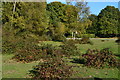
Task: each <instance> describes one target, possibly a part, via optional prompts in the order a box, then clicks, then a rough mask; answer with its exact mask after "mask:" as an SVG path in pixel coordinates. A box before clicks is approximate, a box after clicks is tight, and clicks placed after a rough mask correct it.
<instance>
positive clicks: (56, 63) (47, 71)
mask: <svg viewBox="0 0 120 80" xmlns="http://www.w3.org/2000/svg"><path fill="white" fill-rule="evenodd" d="M29 72H30V73H29V74H30V76H32V77H33V78H34V79H40V78H45V79H46V78H51V79H53V78H58V79H59V78H66V77H69V76H71V74H72V70H71V66H68V65H66V64H65V63H64V61H63V60H62V58H49V59H47V60H46V62H44V63H39V64H38V65H36V66H34V67H33V70H30V71H29Z"/></svg>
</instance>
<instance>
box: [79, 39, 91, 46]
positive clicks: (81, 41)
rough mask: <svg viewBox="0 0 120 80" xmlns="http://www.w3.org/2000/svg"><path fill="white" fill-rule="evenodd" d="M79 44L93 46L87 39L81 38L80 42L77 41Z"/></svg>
mask: <svg viewBox="0 0 120 80" xmlns="http://www.w3.org/2000/svg"><path fill="white" fill-rule="evenodd" d="M77 41H78V42H79V44H91V45H93V42H92V41H91V40H90V39H89V38H88V37H83V38H82V39H81V40H77Z"/></svg>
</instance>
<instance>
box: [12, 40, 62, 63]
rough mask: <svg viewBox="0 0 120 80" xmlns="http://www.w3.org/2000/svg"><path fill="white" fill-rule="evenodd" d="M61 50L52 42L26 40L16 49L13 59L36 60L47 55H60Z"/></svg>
mask: <svg viewBox="0 0 120 80" xmlns="http://www.w3.org/2000/svg"><path fill="white" fill-rule="evenodd" d="M61 55H62V54H61V51H60V50H59V49H56V47H54V46H53V45H52V44H41V45H39V46H38V43H35V42H31V41H30V42H29V41H27V42H26V43H25V44H24V46H23V47H22V48H19V49H18V50H17V51H16V54H15V56H14V57H13V59H16V60H17V61H22V62H31V61H37V60H40V59H45V58H49V57H56V56H61Z"/></svg>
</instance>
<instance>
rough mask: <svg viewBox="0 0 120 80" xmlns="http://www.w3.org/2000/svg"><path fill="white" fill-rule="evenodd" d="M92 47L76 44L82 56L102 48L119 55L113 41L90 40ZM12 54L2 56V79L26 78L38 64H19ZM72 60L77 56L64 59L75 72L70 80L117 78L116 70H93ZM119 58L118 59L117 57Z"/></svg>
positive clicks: (50, 42)
mask: <svg viewBox="0 0 120 80" xmlns="http://www.w3.org/2000/svg"><path fill="white" fill-rule="evenodd" d="M92 41H93V43H94V44H93V45H90V44H77V46H78V48H79V49H80V52H81V53H82V54H84V53H85V52H86V50H87V49H103V48H110V50H111V51H112V52H113V53H114V54H117V55H119V53H118V45H117V43H115V40H113V39H111V40H108V41H107V40H105V41H103V42H102V41H101V40H99V39H97V40H92ZM43 43H48V44H54V45H60V44H61V42H53V41H47V42H43ZM12 56H13V55H12V54H10V55H7V54H4V55H2V59H3V60H2V62H3V63H2V70H3V72H2V74H3V75H2V76H3V78H26V77H29V76H28V71H29V70H31V69H32V67H33V66H35V65H36V64H38V62H31V63H20V62H16V61H15V60H12V59H11V58H12ZM74 58H79V56H74V57H71V58H64V59H65V61H66V63H67V64H69V65H73V70H74V71H75V72H74V74H73V75H72V76H71V78H80V77H84V78H88V77H99V78H118V72H119V70H118V69H117V68H104V69H95V68H88V67H85V66H83V64H79V63H72V62H71V61H73V59H74ZM119 58H120V57H119Z"/></svg>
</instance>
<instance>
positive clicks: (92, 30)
mask: <svg viewBox="0 0 120 80" xmlns="http://www.w3.org/2000/svg"><path fill="white" fill-rule="evenodd" d="M88 19H89V20H90V21H92V24H91V26H89V27H88V28H87V33H88V34H97V31H98V30H99V29H98V27H97V22H98V17H97V15H95V14H91V15H90V16H89V17H88Z"/></svg>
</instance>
